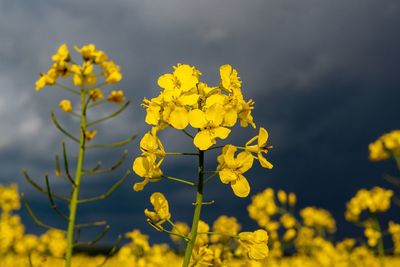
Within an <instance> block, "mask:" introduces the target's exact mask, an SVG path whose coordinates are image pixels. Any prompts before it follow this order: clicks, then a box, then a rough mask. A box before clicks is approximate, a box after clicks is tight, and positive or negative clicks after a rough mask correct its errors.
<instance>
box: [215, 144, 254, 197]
mask: <svg viewBox="0 0 400 267" xmlns="http://www.w3.org/2000/svg"><path fill="white" fill-rule="evenodd" d="M236 150H237V148H236V147H235V146H233V145H226V146H224V148H223V149H222V154H221V155H220V156H218V163H219V165H218V167H217V169H218V171H219V172H218V173H219V178H220V179H221V182H222V183H224V184H230V185H231V187H232V190H233V193H234V194H235V195H236V196H238V197H247V196H248V195H249V193H250V185H249V183H248V181H247V179H246V177H244V176H243V173H245V172H246V171H248V170H249V169H250V168H251V166H252V165H253V156H252V155H251V154H250V153H249V152H247V151H243V152H240V153H239V154H238V155H237V157H236V158H235V152H236Z"/></svg>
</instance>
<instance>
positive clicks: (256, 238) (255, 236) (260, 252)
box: [239, 229, 269, 260]
mask: <svg viewBox="0 0 400 267" xmlns="http://www.w3.org/2000/svg"><path fill="white" fill-rule="evenodd" d="M267 242H268V234H267V232H266V231H264V230H261V229H260V230H256V231H254V232H242V233H240V234H239V243H240V244H241V245H242V246H243V247H244V248H245V249H246V250H247V255H248V257H249V258H250V259H252V260H263V259H265V258H266V257H267V256H268V252H269V250H268V246H267Z"/></svg>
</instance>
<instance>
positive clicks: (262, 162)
mask: <svg viewBox="0 0 400 267" xmlns="http://www.w3.org/2000/svg"><path fill="white" fill-rule="evenodd" d="M258 161H259V162H260V165H261V167H263V168H266V169H272V168H273V167H274V165H272V164H271V162H269V161H268V160H267V159H266V158H264V157H263V155H262V154H261V153H258Z"/></svg>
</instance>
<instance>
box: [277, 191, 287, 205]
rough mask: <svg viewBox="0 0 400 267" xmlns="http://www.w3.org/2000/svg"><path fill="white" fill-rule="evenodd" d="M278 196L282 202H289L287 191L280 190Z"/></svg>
mask: <svg viewBox="0 0 400 267" xmlns="http://www.w3.org/2000/svg"><path fill="white" fill-rule="evenodd" d="M277 196H278V200H279V202H280V203H281V204H286V202H287V194H286V192H285V191H283V190H279V191H278V194H277Z"/></svg>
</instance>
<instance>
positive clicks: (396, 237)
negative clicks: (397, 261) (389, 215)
mask: <svg viewBox="0 0 400 267" xmlns="http://www.w3.org/2000/svg"><path fill="white" fill-rule="evenodd" d="M388 232H389V233H390V235H391V236H392V241H393V246H394V249H393V250H394V254H396V255H398V254H400V224H398V223H394V222H392V221H390V222H389V227H388Z"/></svg>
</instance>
